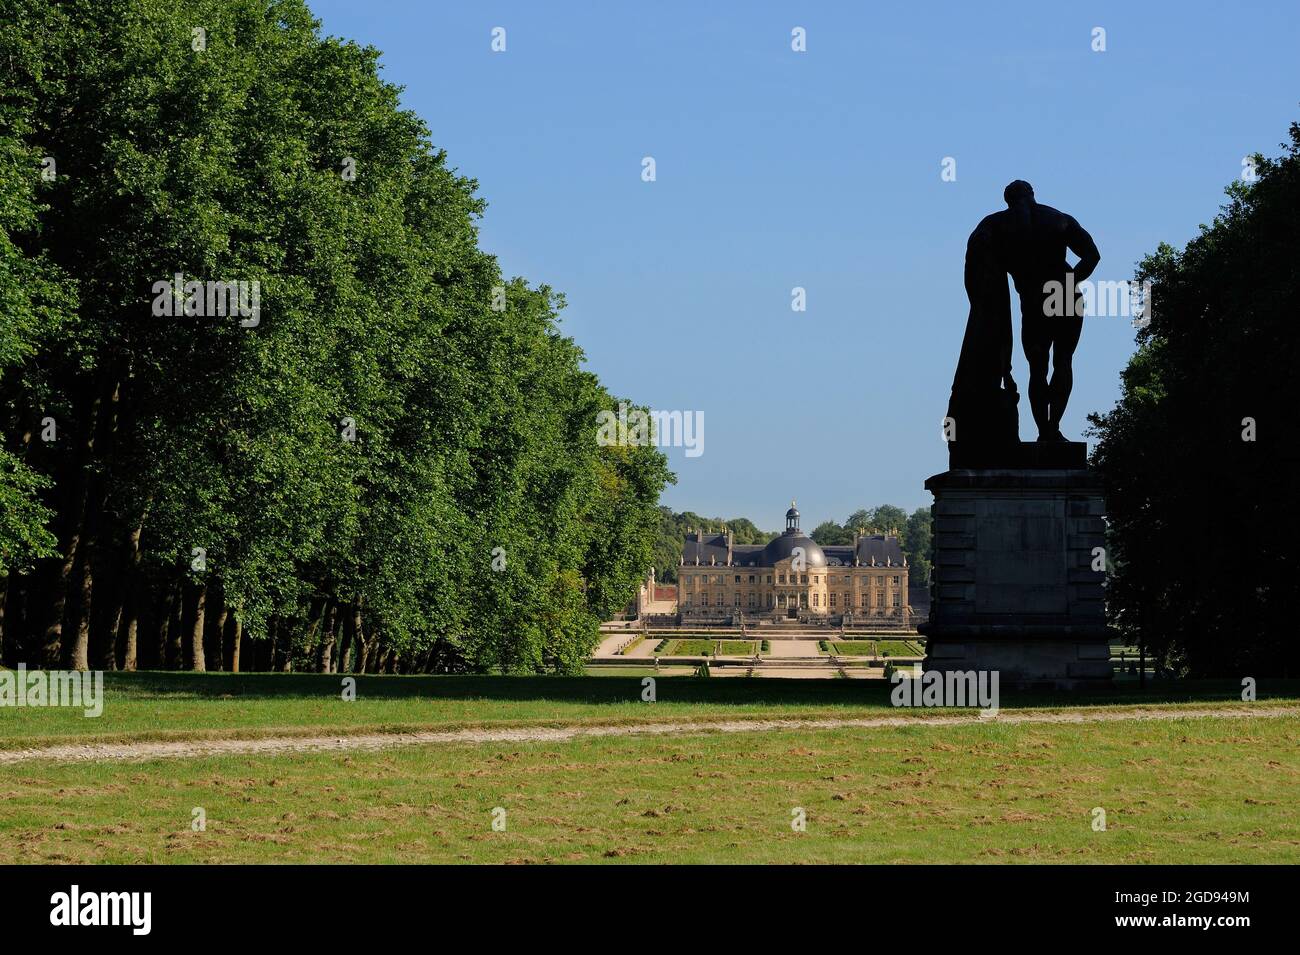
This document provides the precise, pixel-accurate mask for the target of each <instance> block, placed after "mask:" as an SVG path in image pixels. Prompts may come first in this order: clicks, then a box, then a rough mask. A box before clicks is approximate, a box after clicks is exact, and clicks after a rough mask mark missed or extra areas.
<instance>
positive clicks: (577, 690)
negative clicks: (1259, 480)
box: [0, 641, 1300, 787]
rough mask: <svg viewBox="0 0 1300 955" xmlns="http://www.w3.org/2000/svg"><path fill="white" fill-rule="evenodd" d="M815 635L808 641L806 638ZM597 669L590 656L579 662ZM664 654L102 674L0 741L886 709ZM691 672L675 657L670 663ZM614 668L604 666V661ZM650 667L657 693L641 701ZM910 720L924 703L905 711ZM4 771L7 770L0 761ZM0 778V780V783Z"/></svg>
mask: <svg viewBox="0 0 1300 955" xmlns="http://www.w3.org/2000/svg"><path fill="white" fill-rule="evenodd" d="M815 646H816V644H815V643H814V642H812V641H808V649H809V650H810V651H811V650H812V648H813V647H815ZM592 669H593V670H594V669H597V668H592ZM673 669H674V668H671V667H664V668H663V669H662V670H661V671H660V672H659V673H658V674H657V675H656V674H655V672H654V670H653V667H651V666H646V667H644V668H642V667H631V668H623V667H618V668H615V667H612V666H611V667H606V668H602V669H601V672H602V673H603V674H606V675H602V676H601V677H600V678H599V679H592V678H591V677H584V676H579V677H524V676H361V677H356V681H357V698H356V700H355V701H353V702H344V701H343V700H342V699H341V695H340V690H341V684H342V678H341V677H340V676H338V675H337V674H336V675H326V674H315V673H301V674H298V673H292V674H291V673H252V674H230V673H183V672H144V673H105V674H104V710H103V715H102V716H100V717H98V718H96V719H87V718H86V717H85V716H83V715H82V711H81V710H79V709H72V708H66V707H35V708H33V707H11V706H0V749H22V748H25V747H28V746H30V745H32V744H33V743H38V742H41V741H45V742H49V743H55V742H59V741H64V740H69V739H79V740H99V741H119V740H128V741H129V740H166V739H185V738H214V737H256V736H286V735H312V734H320V733H327V734H334V735H338V736H345V735H348V734H349V733H358V732H374V731H392V732H401V731H409V730H428V729H453V728H457V727H465V726H552V725H560V724H573V723H582V722H587V723H600V724H618V723H633V722H636V723H643V722H651V721H655V720H662V721H666V722H674V721H680V720H691V719H700V718H715V717H716V718H761V717H773V716H777V717H810V718H816V717H853V716H879V715H881V714H882V713H889V714H896V713H897V712H898V711H897V710H895V709H894V707H892V706H891V705H890V702H889V692H890V689H891V687H890V686H889V684H887V683H885V682H884V681H880V680H783V679H772V678H767V679H763V680H722V679H719V680H697V679H691V678H690V677H689V676H680V677H679V676H675V675H673ZM675 669H676V670H677V671H678V672H680V673H683V674H688V673H690V672H693V671H692V670H691V669H690V667H689V666H686V667H677V668H675ZM615 670H617V672H614V671H615ZM646 676H655V677H656V679H657V694H656V696H657V702H656V703H655V704H654V706H653V707H650V706H647V705H646V704H645V703H642V702H641V693H642V680H643V679H644V678H645V677H646ZM1259 698H1260V701H1261V703H1262V702H1265V701H1268V700H1278V701H1282V700H1291V701H1294V700H1296V699H1300V681H1296V680H1292V681H1276V680H1262V681H1261V682H1260V684H1259ZM1240 699H1241V688H1240V686H1239V685H1238V684H1237V683H1235V682H1233V681H1231V680H1225V681H1219V682H1201V683H1194V684H1178V685H1172V686H1171V685H1168V684H1166V685H1164V686H1163V687H1162V686H1161V685H1159V684H1155V683H1152V684H1151V685H1150V688H1149V689H1148V690H1147V691H1146V692H1145V693H1143V692H1141V691H1140V690H1139V688H1138V685H1137V682H1136V680H1132V681H1128V682H1117V685H1116V687H1115V688H1114V689H1112V690H1109V691H1102V692H1098V693H1096V694H1093V695H1082V694H1064V693H1063V694H1044V693H1016V692H1013V691H1011V690H1004V691H1003V693H1002V700H1001V705H1002V707H1003V708H1004V709H1015V708H1018V707H1043V706H1049V707H1050V706H1072V707H1077V706H1089V705H1095V706H1106V707H1114V706H1117V705H1125V704H1143V705H1150V704H1162V703H1163V704H1179V703H1190V704H1201V703H1204V702H1206V701H1215V700H1222V701H1226V702H1240ZM908 715H913V716H914V717H915V718H916V719H924V718H926V716H932V715H935V713H934V712H933V711H921V712H917V711H912V712H911V713H909V714H908ZM6 771H7V770H6ZM0 787H2V784H0Z"/></svg>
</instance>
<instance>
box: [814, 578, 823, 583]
mask: <svg viewBox="0 0 1300 955" xmlns="http://www.w3.org/2000/svg"><path fill="white" fill-rule="evenodd" d="M821 582H822V579H821V578H820V577H814V578H813V583H814V584H820V583H821Z"/></svg>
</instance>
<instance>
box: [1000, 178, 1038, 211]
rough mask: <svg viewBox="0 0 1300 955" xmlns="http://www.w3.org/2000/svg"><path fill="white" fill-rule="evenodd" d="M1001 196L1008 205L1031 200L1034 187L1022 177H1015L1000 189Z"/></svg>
mask: <svg viewBox="0 0 1300 955" xmlns="http://www.w3.org/2000/svg"><path fill="white" fill-rule="evenodd" d="M1002 198H1003V199H1005V200H1006V201H1007V205H1009V206H1014V205H1015V204H1016V203H1017V202H1033V201H1034V187H1033V186H1031V185H1030V184H1029V183H1027V182H1025V181H1024V180H1023V179H1017V180H1016V181H1015V182H1013V183H1011V185H1009V186H1007V187H1006V188H1005V189H1003V190H1002Z"/></svg>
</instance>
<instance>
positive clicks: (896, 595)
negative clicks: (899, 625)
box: [894, 594, 901, 607]
mask: <svg viewBox="0 0 1300 955" xmlns="http://www.w3.org/2000/svg"><path fill="white" fill-rule="evenodd" d="M894 606H895V607H898V606H901V605H900V604H899V602H898V594H894Z"/></svg>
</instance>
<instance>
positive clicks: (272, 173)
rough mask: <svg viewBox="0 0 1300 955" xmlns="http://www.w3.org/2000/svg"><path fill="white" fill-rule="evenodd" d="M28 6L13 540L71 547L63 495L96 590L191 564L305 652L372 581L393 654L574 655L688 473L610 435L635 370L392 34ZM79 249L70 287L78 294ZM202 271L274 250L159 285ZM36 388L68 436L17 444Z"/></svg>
mask: <svg viewBox="0 0 1300 955" xmlns="http://www.w3.org/2000/svg"><path fill="white" fill-rule="evenodd" d="M11 6H13V7H14V8H15V9H14V12H15V14H16V16H15V17H13V18H12V19H10V18H9V17H6V19H5V23H4V25H3V26H0V59H3V60H4V61H5V62H6V63H7V64H9V66H10V67H11V68H12V69H13V70H14V71H15V72H14V75H13V76H11V77H7V80H8V81H9V82H8V83H7V85H9V86H12V87H13V88H14V89H16V90H19V91H21V93H22V95H21V96H20V97H16V98H15V101H16V102H17V104H18V105H16V106H12V105H9V103H8V101H6V105H5V106H4V107H3V108H4V109H6V110H12V111H16V116H12V117H9V119H10V122H9V123H7V124H4V128H6V129H13V130H14V131H15V137H11V138H10V139H5V140H2V141H0V153H3V156H2V157H0V175H3V176H5V178H4V180H3V185H4V187H5V188H4V193H3V195H4V197H3V203H4V206H3V207H2V210H3V213H4V220H3V225H4V234H0V283H2V284H0V295H3V301H4V304H5V307H6V315H8V314H9V313H10V311H11V310H12V312H13V314H14V315H16V316H17V321H16V322H15V323H14V324H12V325H10V326H9V327H8V329H7V330H5V331H3V332H0V336H2V337H0V372H3V373H4V378H3V379H0V399H3V411H4V415H5V418H4V434H5V447H7V448H8V449H9V451H10V455H11V457H5V458H0V505H4V513H5V514H6V517H5V519H4V520H3V522H0V572H3V568H4V565H5V564H7V563H8V562H10V561H15V562H19V563H21V561H22V560H23V559H24V555H26V558H27V559H30V558H32V557H36V556H40V555H42V554H49V553H50V552H51V550H52V548H51V546H50V545H51V544H52V543H53V541H52V539H51V538H50V537H49V535H48V532H47V531H45V530H44V529H43V528H44V527H45V526H46V524H47V523H48V511H49V510H50V509H58V510H60V514H59V517H60V519H59V521H58V522H57V524H56V526H59V527H61V528H62V531H61V544H62V546H63V547H64V548H65V549H66V548H69V547H72V546H73V542H74V541H80V546H81V548H82V550H83V551H89V553H90V554H92V556H93V557H94V558H95V562H96V563H97V564H98V563H100V562H101V560H102V563H103V564H104V571H103V572H102V573H100V574H98V575H97V577H98V579H99V580H100V581H101V582H103V581H104V579H105V575H107V586H101V588H100V593H101V594H104V595H105V596H103V597H102V598H100V602H101V603H103V602H105V601H107V602H110V603H111V601H113V600H114V599H116V600H117V601H118V602H119V606H120V602H121V600H122V595H123V594H125V593H135V592H139V593H141V594H142V600H143V601H144V603H145V604H147V605H151V606H154V607H156V606H157V605H158V604H159V601H161V600H162V599H163V598H164V597H165V596H166V595H168V594H170V593H172V592H173V591H174V590H175V588H176V586H177V585H178V584H179V582H180V580H181V579H182V576H185V577H188V578H189V579H191V580H192V581H193V582H194V583H196V584H199V585H201V586H207V587H209V588H210V589H212V591H213V593H214V594H218V593H219V594H220V595H221V600H222V603H221V604H218V606H223V605H224V606H227V607H229V608H230V611H231V612H232V613H233V614H235V615H236V616H238V617H239V618H240V620H241V622H242V624H243V627H244V630H245V633H246V634H247V635H249V636H251V637H254V638H261V639H265V638H267V637H269V636H270V635H272V634H276V635H278V639H279V640H280V641H281V643H282V646H280V647H279V648H278V650H277V652H279V653H281V654H282V656H283V657H284V658H285V660H286V665H288V662H289V661H296V663H297V665H299V666H302V665H306V664H308V663H309V662H310V661H311V660H312V659H313V656H312V654H313V652H314V651H315V649H316V647H315V644H316V643H318V642H320V641H322V640H323V639H324V634H322V633H320V632H319V630H318V629H317V628H316V627H315V626H313V625H311V624H310V623H309V621H310V620H312V619H316V620H317V621H319V618H320V617H321V616H323V615H324V612H325V608H326V607H329V608H333V610H338V611H339V612H338V614H337V617H336V618H335V619H340V620H341V619H343V618H344V617H345V616H346V617H347V619H349V620H350V619H351V614H350V608H354V607H358V608H361V617H362V631H361V633H359V634H357V637H356V641H355V642H354V648H359V646H360V644H361V642H362V641H364V642H365V644H366V646H367V647H368V648H373V650H374V656H373V660H372V661H371V662H372V664H373V663H374V662H375V661H379V660H384V661H387V662H386V663H385V665H395V666H397V667H398V668H399V669H419V668H423V667H425V666H436V667H438V668H440V669H473V670H487V669H499V670H503V671H508V672H515V671H530V672H535V671H544V672H556V671H558V672H575V671H576V670H577V669H578V668H579V667H580V666H581V664H582V662H583V660H584V659H585V658H586V656H587V655H588V654H589V652H590V650H591V648H592V647H593V646H594V644H595V642H596V640H597V636H598V633H597V624H598V621H599V620H600V619H601V618H603V617H607V616H609V615H610V614H611V613H612V612H613V611H615V610H616V609H618V608H620V607H622V606H623V605H625V604H626V603H627V602H628V601H629V600H631V599H632V597H633V596H634V594H635V589H636V586H637V583H638V582H639V580H640V578H641V576H642V574H643V573H644V571H645V568H646V567H647V565H648V564H649V563H650V561H651V559H652V556H653V549H654V545H655V538H656V532H657V529H658V525H659V515H658V511H657V499H658V495H659V492H660V490H661V489H662V487H663V486H664V484H665V483H666V482H668V481H670V480H671V479H672V477H671V475H670V474H669V472H668V470H667V465H666V461H665V459H664V458H663V456H662V455H661V454H659V453H658V451H657V450H655V449H654V448H602V447H599V446H598V445H597V443H596V440H595V433H596V413H597V412H598V411H599V410H601V409H606V408H612V407H616V406H617V400H616V399H615V397H614V396H612V395H610V394H609V393H607V392H606V391H605V390H604V389H603V388H602V387H601V385H600V384H599V382H598V381H597V380H596V379H595V377H594V376H592V375H591V374H590V373H588V372H586V371H585V370H583V367H582V363H583V356H582V353H581V351H580V350H579V349H578V347H577V346H576V345H575V344H574V343H573V342H572V341H571V340H569V339H567V338H565V337H563V336H561V335H560V334H559V332H558V330H557V319H556V316H557V313H558V311H559V310H560V309H561V308H562V307H563V299H562V297H561V296H560V295H558V294H557V293H555V292H553V291H552V290H551V289H549V288H547V287H546V286H539V287H536V286H530V285H528V284H527V283H526V282H525V281H524V280H523V279H520V278H514V279H508V278H506V277H505V276H503V275H502V274H501V272H500V269H499V267H498V265H497V263H496V261H495V259H494V258H493V257H492V256H490V255H488V254H487V253H485V252H483V251H482V250H481V249H480V248H479V247H478V237H477V226H476V220H477V217H478V216H479V215H480V214H481V213H482V210H483V208H484V203H483V201H482V200H481V199H480V198H479V197H478V196H477V195H476V192H475V190H476V184H475V183H474V182H473V181H472V180H470V179H466V178H464V177H462V176H460V175H458V174H456V173H455V172H454V171H453V170H452V168H451V167H450V164H449V161H448V159H447V157H446V154H445V153H443V152H442V151H441V150H439V149H437V148H436V147H434V146H433V145H432V143H431V142H430V138H429V132H428V129H427V127H426V125H425V124H424V122H423V121H422V120H420V119H419V118H418V117H416V116H415V115H413V114H412V113H410V112H407V111H405V110H402V109H401V108H400V107H399V104H398V92H399V91H398V89H397V88H396V87H394V86H392V85H391V84H389V83H386V82H384V81H383V80H381V79H380V76H379V67H378V58H379V54H378V51H376V50H374V49H372V48H368V47H362V46H358V45H356V44H354V43H350V42H344V41H341V40H337V39H327V38H324V37H322V36H321V33H320V28H319V24H318V23H317V22H316V21H315V20H313V18H312V17H311V15H310V13H309V11H308V9H307V8H306V6H305V5H304V4H303V3H302V2H301V0H274V2H270V0H107V2H100V0H96V2H90V0H81V2H72V3H67V4H62V5H59V6H57V7H54V6H51V5H49V4H46V3H44V2H41V0H17V2H15V3H13V4H11ZM194 24H202V25H204V26H205V28H206V49H204V50H195V49H194V48H193V46H192V39H193V38H192V35H191V25H194ZM44 155H50V156H54V157H56V159H57V161H58V170H59V174H58V177H57V178H56V179H55V180H54V181H52V182H39V181H38V176H37V174H38V172H39V165H38V164H37V162H36V160H35V158H34V157H39V156H44ZM345 160H351V161H352V162H353V163H354V164H355V170H356V175H355V178H352V179H349V178H346V177H345V176H343V175H341V174H340V173H341V170H342V169H343V166H344V163H345ZM15 169H17V170H18V172H16V173H15V172H14V170H15ZM28 193H30V194H33V195H34V196H35V197H36V199H39V201H40V205H32V204H30V203H29V204H28V205H26V206H25V205H24V204H23V198H24V195H26V194H28ZM47 263H51V264H50V265H49V267H48V268H47V265H46V264H47ZM60 266H61V267H62V269H63V270H65V271H66V273H67V275H68V276H69V277H70V280H75V283H76V285H75V289H76V291H77V299H76V301H77V305H76V314H75V316H71V315H69V316H64V317H63V320H62V321H54V319H55V318H58V317H60V315H59V313H58V309H59V308H62V309H64V310H65V311H68V310H69V309H70V307H71V306H70V303H71V302H72V301H73V299H72V293H71V289H72V288H73V286H72V285H71V284H69V283H64V284H55V283H57V282H60V281H62V280H60V279H59V277H58V276H57V275H56V274H55V273H54V271H53V270H54V268H56V267H60ZM178 273H179V274H181V275H183V276H184V278H185V280H200V281H212V280H216V281H249V282H253V281H256V282H258V283H259V285H260V309H261V312H260V321H258V323H257V324H256V326H255V327H244V326H242V325H241V323H240V322H239V320H238V318H236V317H234V316H225V317H217V316H210V315H209V316H204V317H195V316H190V317H186V316H184V315H181V316H178V317H167V316H160V315H157V314H155V311H154V308H153V305H154V299H155V294H156V291H157V290H156V288H155V287H154V283H156V282H158V281H159V280H165V279H168V278H170V277H171V276H173V275H175V274H178ZM42 283H45V284H42ZM498 296H500V297H502V298H503V299H504V308H494V307H493V306H494V299H496V298H497V297H498ZM15 363H19V364H21V366H22V367H21V369H20V372H19V373H18V374H12V375H11V374H9V373H8V372H7V371H6V370H5V366H6V365H13V364H15ZM43 413H49V414H53V415H54V416H55V417H56V418H57V419H58V420H59V421H61V422H67V426H66V427H65V428H64V433H65V434H66V440H63V441H61V442H59V443H58V444H57V445H54V446H52V447H51V448H49V449H37V450H38V451H40V453H39V454H31V455H28V458H29V459H30V460H18V459H17V457H12V456H17V455H19V453H20V451H21V450H22V439H21V437H20V436H21V435H23V434H24V433H27V432H30V430H31V429H32V427H33V424H32V422H33V421H34V420H38V419H39V417H40V415H41V414H43ZM349 427H354V428H355V440H352V439H351V438H350V437H345V432H346V431H347V430H348V429H349ZM92 439H93V450H82V449H89V448H90V447H91V444H90V442H91V441H92ZM24 468H30V469H31V471H32V473H31V474H27V473H26V472H25V471H24V470H23V469H24ZM43 485H48V492H47V493H46V494H45V498H44V501H45V504H44V508H45V509H42V505H41V503H40V502H39V501H37V500H36V499H35V497H34V495H36V494H37V493H38V492H39V491H40V489H41V488H42V486H43ZM80 495H84V498H85V505H84V508H78V507H76V506H71V507H70V506H69V504H68V502H69V501H77V500H79V496H80ZM23 502H25V503H23ZM11 507H12V509H11ZM137 529H138V530H139V561H138V569H134V570H131V577H130V578H129V579H128V578H127V577H126V576H125V575H126V574H127V569H126V568H130V567H131V564H130V562H129V561H128V560H127V559H126V558H127V557H129V555H130V553H131V551H130V546H129V545H130V541H131V536H132V532H133V531H136V530H137ZM196 547H201V548H203V549H204V550H205V551H206V569H205V570H194V569H192V568H191V565H190V556H191V554H192V552H193V549H194V548H196ZM54 565H55V562H47V563H46V564H45V565H43V566H42V567H38V568H37V570H38V572H40V573H48V572H50V571H51V568H53V567H54ZM78 566H82V564H79V565H78ZM59 586H62V584H60V585H59ZM340 608H342V609H340ZM31 609H32V610H33V611H34V613H33V614H32V616H31V619H29V620H26V621H24V623H23V625H24V626H25V627H27V628H28V629H29V634H28V636H27V639H28V641H29V642H30V640H31V639H32V634H34V633H35V632H36V630H37V629H38V628H39V626H40V625H41V621H40V617H41V616H42V615H43V614H42V613H36V612H35V611H41V610H42V608H39V607H33V608H31ZM137 609H143V610H144V611H146V613H145V616H146V617H147V616H148V613H147V611H148V609H149V606H145V607H143V608H137ZM71 612H74V613H89V612H90V610H89V608H85V607H81V608H77V607H74V608H73V610H72V611H71ZM106 613H107V617H108V619H107V620H104V619H101V618H100V617H98V616H96V617H94V618H93V619H92V621H91V623H92V625H93V630H94V632H93V634H92V640H94V641H96V642H98V643H100V644H106V645H107V646H108V650H107V651H106V652H108V653H112V644H113V641H114V640H115V639H116V634H115V633H114V632H113V630H112V612H111V609H110V610H109V611H106ZM313 615H315V616H314V617H313ZM148 622H149V623H150V625H151V626H155V625H156V626H159V627H165V626H166V621H165V620H152V621H148ZM330 639H331V640H332V639H333V637H332V636H331V637H330ZM358 658H359V656H358ZM394 660H395V661H396V663H395V664H394V663H392V661H394ZM218 665H219V661H218Z"/></svg>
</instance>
